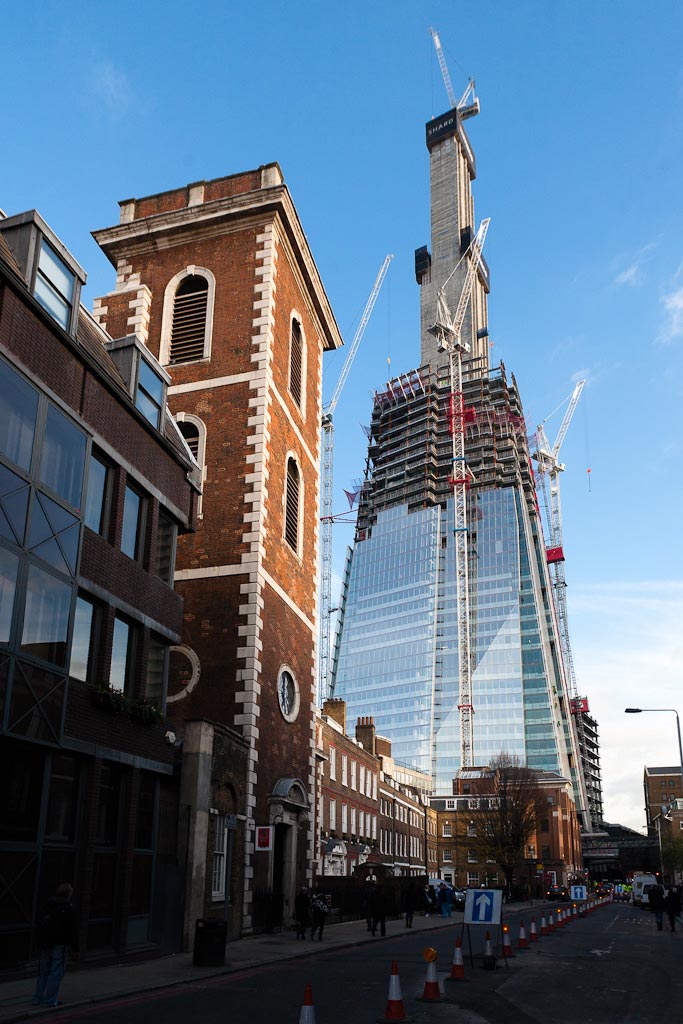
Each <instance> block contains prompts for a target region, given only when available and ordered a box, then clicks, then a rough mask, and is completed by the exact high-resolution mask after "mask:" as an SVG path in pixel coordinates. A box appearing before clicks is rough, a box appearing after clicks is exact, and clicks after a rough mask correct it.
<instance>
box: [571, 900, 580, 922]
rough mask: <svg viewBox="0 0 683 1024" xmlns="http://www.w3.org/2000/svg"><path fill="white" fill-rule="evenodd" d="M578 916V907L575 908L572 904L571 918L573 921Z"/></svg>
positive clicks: (574, 904)
mask: <svg viewBox="0 0 683 1024" xmlns="http://www.w3.org/2000/svg"><path fill="white" fill-rule="evenodd" d="M578 916H579V909H578V907H577V906H576V903H572V918H573V919H574V920H576V918H577V917H578Z"/></svg>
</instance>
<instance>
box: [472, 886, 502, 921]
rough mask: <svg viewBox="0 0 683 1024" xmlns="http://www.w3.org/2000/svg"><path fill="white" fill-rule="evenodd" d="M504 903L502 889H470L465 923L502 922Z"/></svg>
mask: <svg viewBox="0 0 683 1024" xmlns="http://www.w3.org/2000/svg"><path fill="white" fill-rule="evenodd" d="M502 904H503V893H502V892H501V890H500V889H468V890H467V896H466V897H465V917H464V919H463V921H464V924H500V911H501V907H502Z"/></svg>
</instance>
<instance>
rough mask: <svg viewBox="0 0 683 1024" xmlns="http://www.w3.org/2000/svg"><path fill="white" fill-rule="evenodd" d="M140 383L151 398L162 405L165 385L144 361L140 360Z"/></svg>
mask: <svg viewBox="0 0 683 1024" xmlns="http://www.w3.org/2000/svg"><path fill="white" fill-rule="evenodd" d="M138 382H139V384H140V387H142V388H144V390H145V391H146V393H147V394H148V395H149V396H150V398H153V399H154V401H155V402H156V403H157V405H160V404H161V399H162V398H163V394H164V383H163V381H162V380H161V378H160V377H159V376H157V374H156V373H155V372H154V370H153V369H152V367H151V366H150V365H149V363H147V362H146V361H145V360H144V359H141V360H140V369H139V376H138Z"/></svg>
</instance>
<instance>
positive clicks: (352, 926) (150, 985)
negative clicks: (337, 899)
mask: <svg viewBox="0 0 683 1024" xmlns="http://www.w3.org/2000/svg"><path fill="white" fill-rule="evenodd" d="M462 917H463V915H462V912H460V913H454V914H453V917H451V918H442V917H438V916H435V915H431V916H430V917H424V915H422V914H420V915H419V916H418V914H416V915H415V917H414V919H413V932H416V931H424V932H431V931H434V930H436V929H440V928H448V927H453V926H454V925H460V923H461V922H462ZM386 933H387V934H386V937H387V938H392V937H395V936H397V935H405V934H406V926H405V922H404V920H403V919H399V920H398V921H387V923H386ZM366 942H374V943H380V942H382V939H381V937H380V936H379V935H377V936H376V937H373V936H372V935H371V934H370V932H368V930H367V927H366V924H365V921H364V920H362V921H348V922H346V923H344V924H334V925H329V926H328V927H326V928H325V931H324V933H323V939H322V942H318V941H317V939H316V940H314V941H313V942H311V941H310V940H309V939H306V940H299V941H297V939H296V936H295V935H294V933H293V932H291V931H287V932H280V933H275V934H272V935H253V936H247V937H246V938H243V939H238V940H237V941H236V942H230V943H228V945H227V947H226V953H225V967H195V966H194V965H193V963H192V953H175V954H172V955H171V956H165V957H159V958H157V959H154V960H145V961H142V962H139V963H121V964H113V965H109V966H107V967H94V968H82V969H80V970H75V971H73V970H72V971H69V970H68V969H67V973H66V975H65V977H64V981H63V982H62V987H61V991H60V998H61V999H63V1000H64V1009H65V1010H70V1009H73V1008H74V1007H75V1006H82V1005H86V1004H88V1003H96V1002H101V1001H104V1000H107V999H116V998H120V997H122V996H128V995H132V994H133V993H136V992H148V991H152V990H154V989H162V988H168V987H169V986H172V985H184V984H187V983H188V982H193V981H197V980H199V979H201V978H209V977H216V976H219V975H222V974H230V973H232V972H234V971H241V970H245V969H246V968H249V967H257V966H260V965H262V964H269V963H273V962H275V961H278V960H289V959H294V958H301V957H307V956H311V955H315V954H316V953H319V952H321V951H322V950H326V949H338V948H340V947H344V946H358V945H362V944H363V943H366ZM34 987H35V979H33V978H23V979H21V980H20V981H8V982H5V983H4V984H0V1024H6V1022H9V1021H20V1020H27V1019H29V1018H42V1017H45V1016H46V1015H48V1014H49V1015H51V1016H54V1015H55V1014H59V1013H60V1010H59V1009H58V1008H57V1009H55V1008H50V1007H41V1006H32V1005H31V998H32V996H33V989H34Z"/></svg>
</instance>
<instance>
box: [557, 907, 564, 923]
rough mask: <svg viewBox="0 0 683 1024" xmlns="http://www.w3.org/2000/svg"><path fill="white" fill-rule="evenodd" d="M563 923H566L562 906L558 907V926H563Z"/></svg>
mask: <svg viewBox="0 0 683 1024" xmlns="http://www.w3.org/2000/svg"><path fill="white" fill-rule="evenodd" d="M563 925H564V920H563V918H562V909H561V907H558V908H557V927H558V928H562V926H563Z"/></svg>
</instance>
